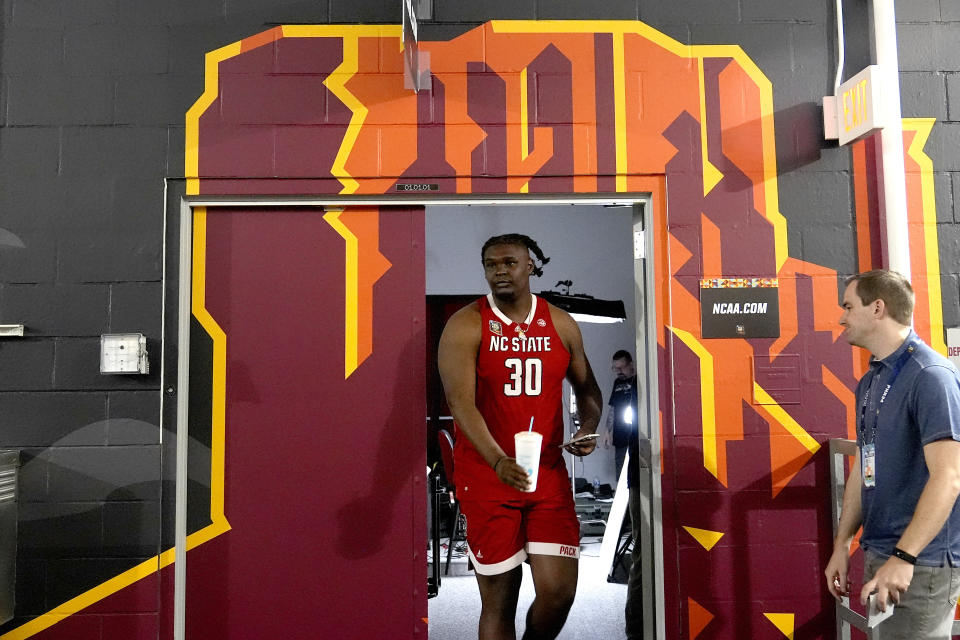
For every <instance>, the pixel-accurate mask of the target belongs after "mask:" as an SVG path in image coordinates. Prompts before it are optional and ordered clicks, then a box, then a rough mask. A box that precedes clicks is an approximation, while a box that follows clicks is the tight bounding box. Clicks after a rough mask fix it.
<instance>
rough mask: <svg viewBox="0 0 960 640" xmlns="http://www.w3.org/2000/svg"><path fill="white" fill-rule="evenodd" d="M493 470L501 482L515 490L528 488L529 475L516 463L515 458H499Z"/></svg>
mask: <svg viewBox="0 0 960 640" xmlns="http://www.w3.org/2000/svg"><path fill="white" fill-rule="evenodd" d="M495 470H496V472H497V477H498V478H500V482H502V483H503V484H506V485H510V486H511V487H513V488H514V489H516V490H517V491H526V490H527V489H529V488H530V476H528V475H527V472H526V471H524V470H523V467H521V466H520V465H519V464H517V459H516V458H508V457H503V458H501V459H500V461H499V462H497V465H496V469H495Z"/></svg>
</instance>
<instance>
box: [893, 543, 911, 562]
mask: <svg viewBox="0 0 960 640" xmlns="http://www.w3.org/2000/svg"><path fill="white" fill-rule="evenodd" d="M891 555H892V556H893V557H894V558H900V559H901V560H903V561H904V562H906V563H908V564H917V556H912V555H910V554H909V553H907V552H906V551H904V550H903V549H901V548H900V547H894V548H893V553H892V554H891Z"/></svg>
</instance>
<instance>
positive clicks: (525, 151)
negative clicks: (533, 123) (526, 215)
mask: <svg viewBox="0 0 960 640" xmlns="http://www.w3.org/2000/svg"><path fill="white" fill-rule="evenodd" d="M527 91H528V87H527V67H524V68H523V69H522V70H521V71H520V159H521V160H526V159H527V157H529V155H530V105H529V100H528V99H527ZM521 166H522V165H521ZM520 193H530V180H527V181H526V182H524V183H523V186H521V187H520Z"/></svg>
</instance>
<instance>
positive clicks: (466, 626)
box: [429, 538, 627, 640]
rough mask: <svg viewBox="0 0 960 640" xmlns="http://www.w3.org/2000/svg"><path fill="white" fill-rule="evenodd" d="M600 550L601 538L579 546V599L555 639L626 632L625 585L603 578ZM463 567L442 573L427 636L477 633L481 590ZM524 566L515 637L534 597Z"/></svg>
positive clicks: (461, 638)
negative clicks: (624, 615) (445, 573)
mask: <svg viewBox="0 0 960 640" xmlns="http://www.w3.org/2000/svg"><path fill="white" fill-rule="evenodd" d="M444 553H446V552H444ZM599 554H600V538H585V539H584V540H583V542H582V544H581V550H580V579H579V581H578V584H577V599H576V600H575V601H574V603H573V608H572V609H571V610H570V617H569V618H568V619H567V624H566V626H565V627H564V628H563V631H562V632H561V633H560V636H559V640H597V639H603V640H623V639H624V638H626V634H625V633H624V631H623V624H624V618H623V605H624V602H625V601H626V598H627V585H625V584H616V583H609V582H607V570H608V569H609V567H603V566H600V561H599V558H598V557H597V556H599ZM445 558H446V556H445V555H444V559H445ZM441 569H442V567H441ZM463 569H464V565H463V564H462V563H456V562H455V563H454V564H452V565H451V571H450V572H451V574H454V573H459V574H461V575H450V576H441V582H440V593H439V594H438V595H437V597H436V598H432V599H430V601H429V616H430V622H429V637H430V640H469V639H470V638H476V637H477V627H476V624H477V621H478V620H479V619H480V593H479V592H478V591H477V580H476V578H475V577H474V575H473V574H472V573H469V574H466V575H463V573H464V571H463ZM523 569H524V571H523V584H522V585H521V587H520V601H519V606H518V607H517V637H518V638H519V637H520V636H521V635H522V634H523V629H524V618H525V616H526V614H527V608H528V607H529V606H530V603H531V602H533V597H534V592H533V579H532V578H531V576H530V568H529V567H528V566H527V565H524V567H523Z"/></svg>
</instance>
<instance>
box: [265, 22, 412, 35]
mask: <svg viewBox="0 0 960 640" xmlns="http://www.w3.org/2000/svg"><path fill="white" fill-rule="evenodd" d="M280 29H281V31H282V32H283V37H284V38H401V37H402V36H403V25H399V24H285V25H282V26H281V27H280Z"/></svg>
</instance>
